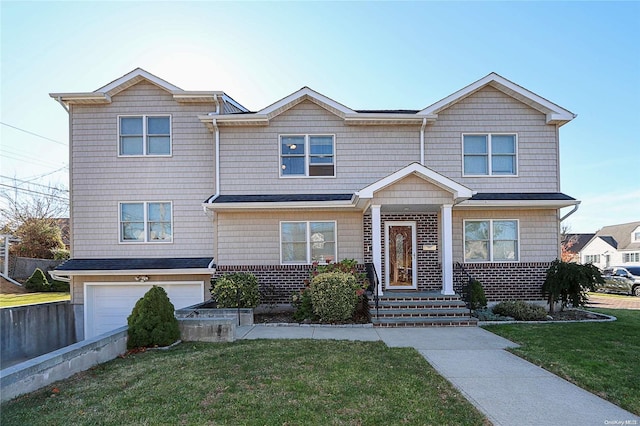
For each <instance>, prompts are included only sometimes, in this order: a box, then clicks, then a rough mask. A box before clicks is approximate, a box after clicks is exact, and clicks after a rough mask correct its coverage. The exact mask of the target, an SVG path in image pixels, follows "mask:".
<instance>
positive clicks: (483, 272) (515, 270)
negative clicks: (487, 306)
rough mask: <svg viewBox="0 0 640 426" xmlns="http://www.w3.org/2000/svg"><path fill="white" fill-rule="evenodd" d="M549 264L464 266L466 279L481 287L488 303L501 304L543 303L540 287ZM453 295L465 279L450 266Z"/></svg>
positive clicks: (525, 263)
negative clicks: (468, 277)
mask: <svg viewBox="0 0 640 426" xmlns="http://www.w3.org/2000/svg"><path fill="white" fill-rule="evenodd" d="M550 265H551V262H523V263H465V264H464V265H463V267H464V269H465V270H466V271H467V273H468V274H469V275H471V276H472V277H473V278H475V279H477V280H478V281H480V283H482V287H483V288H484V292H485V295H486V296H487V299H488V301H489V302H500V301H503V300H544V297H543V296H542V284H543V283H544V279H545V277H546V272H547V269H549V266H550ZM453 278H454V283H455V289H456V291H458V290H459V287H460V286H461V285H462V283H463V282H466V281H467V278H466V275H465V274H464V273H463V272H462V269H461V268H460V267H459V266H457V265H456V266H454V277H453Z"/></svg>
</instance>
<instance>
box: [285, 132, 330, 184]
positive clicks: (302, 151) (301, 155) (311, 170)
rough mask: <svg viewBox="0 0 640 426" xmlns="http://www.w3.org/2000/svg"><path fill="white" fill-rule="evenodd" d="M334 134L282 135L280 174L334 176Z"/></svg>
mask: <svg viewBox="0 0 640 426" xmlns="http://www.w3.org/2000/svg"><path fill="white" fill-rule="evenodd" d="M334 160H335V137H334V136H333V135H283V136H280V176H282V177H289V176H291V177H303V176H311V177H334V176H335V161H334Z"/></svg>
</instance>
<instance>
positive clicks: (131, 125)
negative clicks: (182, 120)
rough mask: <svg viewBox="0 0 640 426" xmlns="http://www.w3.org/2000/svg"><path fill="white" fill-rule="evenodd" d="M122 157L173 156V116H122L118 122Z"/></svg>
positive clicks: (119, 152) (119, 149)
mask: <svg viewBox="0 0 640 426" xmlns="http://www.w3.org/2000/svg"><path fill="white" fill-rule="evenodd" d="M118 135H119V143H118V145H119V148H118V154H119V155H120V156H130V155H158V156H169V155H171V116H169V115H137V116H120V117H119V122H118Z"/></svg>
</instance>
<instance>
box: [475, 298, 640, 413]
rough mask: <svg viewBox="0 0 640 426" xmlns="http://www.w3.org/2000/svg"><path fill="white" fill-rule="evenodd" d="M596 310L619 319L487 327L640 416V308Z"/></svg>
mask: <svg viewBox="0 0 640 426" xmlns="http://www.w3.org/2000/svg"><path fill="white" fill-rule="evenodd" d="M594 311H596V312H602V313H605V314H608V315H613V316H615V317H617V318H618V320H617V321H614V322H607V323H570V324H540V325H533V324H511V325H490V326H486V327H485V328H486V329H487V330H489V331H491V332H492V333H496V334H498V335H500V336H503V337H506V338H507V339H509V340H511V341H513V342H516V343H518V344H520V345H522V346H521V347H520V348H514V349H512V350H511V351H512V352H513V353H515V354H516V355H518V356H521V357H522V358H525V359H527V360H529V361H531V362H533V363H534V364H537V365H539V366H541V367H543V368H545V369H546V370H549V371H551V372H552V373H554V374H556V375H558V376H560V377H563V378H565V379H567V380H569V381H571V382H573V383H575V384H576V385H578V386H580V387H582V388H584V389H586V390H588V391H590V392H593V393H595V394H596V395H599V396H601V397H602V398H604V399H607V400H609V401H611V402H613V403H614V404H616V405H618V406H620V407H622V408H624V409H625V410H628V411H631V412H632V413H635V414H638V415H640V380H638V378H640V311H633V310H622V309H594Z"/></svg>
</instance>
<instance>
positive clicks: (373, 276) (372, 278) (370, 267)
mask: <svg viewBox="0 0 640 426" xmlns="http://www.w3.org/2000/svg"><path fill="white" fill-rule="evenodd" d="M365 267H366V269H367V278H368V279H369V288H367V290H369V291H371V292H372V293H373V301H374V306H375V308H376V319H377V318H379V317H380V314H379V304H378V301H379V299H380V294H379V289H378V287H379V282H378V274H377V273H376V266H375V265H374V264H373V263H365ZM372 287H373V288H372Z"/></svg>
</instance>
